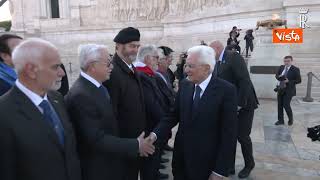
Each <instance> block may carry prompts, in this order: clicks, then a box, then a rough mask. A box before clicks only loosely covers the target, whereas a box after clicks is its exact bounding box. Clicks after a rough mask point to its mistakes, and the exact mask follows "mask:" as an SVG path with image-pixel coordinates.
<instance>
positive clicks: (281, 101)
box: [277, 92, 293, 122]
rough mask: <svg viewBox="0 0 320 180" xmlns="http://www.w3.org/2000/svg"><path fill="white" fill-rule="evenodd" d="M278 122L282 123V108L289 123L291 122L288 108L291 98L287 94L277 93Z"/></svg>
mask: <svg viewBox="0 0 320 180" xmlns="http://www.w3.org/2000/svg"><path fill="white" fill-rule="evenodd" d="M277 99H278V120H279V121H280V122H284V119H283V108H284V109H285V110H286V113H287V116H288V119H289V121H293V115H292V109H291V106H290V103H291V99H292V96H291V95H289V94H287V93H285V92H284V93H278V96H277Z"/></svg>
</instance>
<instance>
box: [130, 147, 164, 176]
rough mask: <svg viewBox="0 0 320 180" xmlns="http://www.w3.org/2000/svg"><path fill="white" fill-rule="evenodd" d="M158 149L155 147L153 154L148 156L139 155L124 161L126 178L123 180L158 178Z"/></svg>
mask: <svg viewBox="0 0 320 180" xmlns="http://www.w3.org/2000/svg"><path fill="white" fill-rule="evenodd" d="M160 157H161V154H160V150H159V148H156V151H155V153H154V154H153V155H151V156H149V157H139V158H138V159H131V160H128V161H127V162H126V169H127V171H126V178H125V180H138V175H139V173H140V180H158V179H159V174H158V171H159V165H160Z"/></svg>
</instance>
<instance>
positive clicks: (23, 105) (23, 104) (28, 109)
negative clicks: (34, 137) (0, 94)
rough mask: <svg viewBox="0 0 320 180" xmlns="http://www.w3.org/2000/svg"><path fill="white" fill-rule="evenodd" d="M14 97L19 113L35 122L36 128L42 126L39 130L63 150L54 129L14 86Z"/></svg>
mask: <svg viewBox="0 0 320 180" xmlns="http://www.w3.org/2000/svg"><path fill="white" fill-rule="evenodd" d="M13 95H14V97H15V102H16V104H17V107H18V108H19V112H21V113H22V114H23V115H24V116H25V117H26V119H28V120H30V122H34V123H35V126H40V127H39V128H38V129H39V130H43V131H44V133H45V134H47V135H48V138H49V139H50V140H51V141H52V142H53V143H54V144H56V145H57V146H58V147H59V149H60V150H63V149H62V146H61V145H60V143H59V139H58V136H57V134H56V133H55V131H54V129H53V128H52V127H51V126H50V125H49V123H47V122H46V120H45V119H44V118H43V115H42V114H41V112H40V111H39V109H38V108H37V107H36V106H35V105H34V104H33V103H32V101H31V100H30V99H29V98H28V97H27V96H26V95H25V94H24V93H23V92H21V91H20V90H19V89H18V88H17V87H16V86H14V89H13ZM35 128H36V127H35Z"/></svg>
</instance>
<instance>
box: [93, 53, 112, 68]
mask: <svg viewBox="0 0 320 180" xmlns="http://www.w3.org/2000/svg"><path fill="white" fill-rule="evenodd" d="M101 60H102V59H99V60H95V61H92V62H91V63H100V64H103V65H106V66H107V67H110V66H112V63H111V57H110V56H109V57H107V62H105V61H101ZM103 60H104V59H103Z"/></svg>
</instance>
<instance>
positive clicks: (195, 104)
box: [192, 85, 202, 112]
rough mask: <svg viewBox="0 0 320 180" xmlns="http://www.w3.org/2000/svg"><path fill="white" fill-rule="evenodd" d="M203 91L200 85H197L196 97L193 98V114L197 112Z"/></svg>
mask: <svg viewBox="0 0 320 180" xmlns="http://www.w3.org/2000/svg"><path fill="white" fill-rule="evenodd" d="M201 91H202V89H201V87H200V86H199V85H197V86H196V89H195V95H194V98H193V108H192V111H193V112H195V111H196V110H197V108H198V106H199V102H200V93H201Z"/></svg>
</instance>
